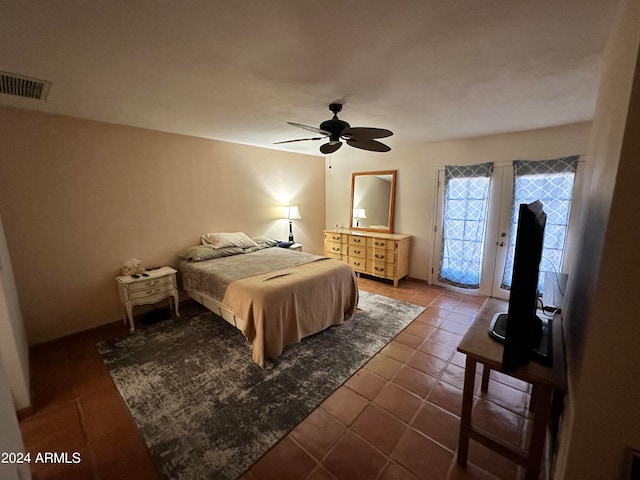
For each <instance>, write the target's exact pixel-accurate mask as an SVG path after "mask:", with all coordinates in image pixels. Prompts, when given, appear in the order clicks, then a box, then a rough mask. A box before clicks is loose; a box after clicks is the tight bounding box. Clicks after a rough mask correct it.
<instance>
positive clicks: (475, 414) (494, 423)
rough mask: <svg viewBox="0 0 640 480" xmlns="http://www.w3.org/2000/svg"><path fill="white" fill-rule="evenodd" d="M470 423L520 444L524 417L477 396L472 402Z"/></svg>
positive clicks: (510, 441) (517, 444)
mask: <svg viewBox="0 0 640 480" xmlns="http://www.w3.org/2000/svg"><path fill="white" fill-rule="evenodd" d="M471 423H472V424H473V425H475V426H478V427H480V428H482V429H484V430H486V431H487V432H489V433H493V434H494V435H496V436H498V437H499V438H501V439H503V440H505V441H507V442H509V443H511V444H513V445H516V446H520V443H521V439H522V432H523V428H524V418H523V417H521V416H520V415H517V414H515V413H513V412H512V411H510V410H507V409H506V408H504V407H501V406H500V405H497V404H495V403H492V402H487V401H486V400H483V399H481V398H477V399H476V400H475V402H474V404H473V411H472V414H471Z"/></svg>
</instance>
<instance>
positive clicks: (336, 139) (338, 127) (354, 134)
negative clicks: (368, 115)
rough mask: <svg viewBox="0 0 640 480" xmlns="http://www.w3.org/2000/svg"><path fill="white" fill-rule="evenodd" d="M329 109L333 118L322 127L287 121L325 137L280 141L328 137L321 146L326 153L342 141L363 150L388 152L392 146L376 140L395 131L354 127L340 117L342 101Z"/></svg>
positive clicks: (321, 125)
mask: <svg viewBox="0 0 640 480" xmlns="http://www.w3.org/2000/svg"><path fill="white" fill-rule="evenodd" d="M329 110H331V112H332V113H333V118H332V119H331V120H326V121H324V122H322V123H321V124H320V128H316V127H310V126H308V125H302V124H301V123H294V122H287V123H288V124H289V125H293V126H294V127H299V128H304V129H305V130H309V131H311V132H315V133H320V134H322V135H324V136H323V137H312V138H299V139H296V140H285V141H283V142H275V144H278V143H291V142H304V141H307V140H324V139H326V138H328V139H329V141H328V142H327V143H325V144H323V145H322V146H321V147H320V151H321V152H322V153H324V154H329V153H333V152H335V151H336V150H338V149H339V148H340V147H341V146H342V141H341V140H344V141H346V142H347V144H348V145H350V146H352V147H355V148H361V149H362V150H370V151H372V152H388V151H390V150H391V148H390V147H389V146H387V145H385V144H384V143H382V142H379V141H377V140H376V138H385V137H390V136H391V135H393V132H391V131H390V130H386V129H384V128H372V127H352V126H351V125H349V124H348V123H347V122H345V121H344V120H340V119H339V118H338V113H339V112H340V111H341V110H342V104H341V103H332V104H331V105H329Z"/></svg>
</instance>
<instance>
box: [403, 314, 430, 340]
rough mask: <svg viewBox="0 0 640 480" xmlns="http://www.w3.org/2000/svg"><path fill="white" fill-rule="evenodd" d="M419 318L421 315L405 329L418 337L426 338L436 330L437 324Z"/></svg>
mask: <svg viewBox="0 0 640 480" xmlns="http://www.w3.org/2000/svg"><path fill="white" fill-rule="evenodd" d="M418 319H419V317H418V318H417V319H415V320H414V321H413V322H412V323H411V324H410V325H409V326H408V327H407V328H405V329H404V331H405V332H407V333H410V334H411V335H415V336H416V337H420V338H422V339H423V340H424V339H425V338H427V337H429V336H430V335H431V334H432V333H433V332H434V330H435V329H436V328H437V326H436V325H430V324H428V323H425V322H422V321H418Z"/></svg>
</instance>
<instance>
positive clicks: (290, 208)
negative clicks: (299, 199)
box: [280, 205, 302, 220]
mask: <svg viewBox="0 0 640 480" xmlns="http://www.w3.org/2000/svg"><path fill="white" fill-rule="evenodd" d="M280 218H286V219H288V220H300V219H301V218H302V217H301V216H300V212H299V211H298V207H297V206H296V205H287V206H286V207H282V217H280Z"/></svg>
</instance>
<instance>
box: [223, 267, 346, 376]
mask: <svg viewBox="0 0 640 480" xmlns="http://www.w3.org/2000/svg"><path fill="white" fill-rule="evenodd" d="M222 303H223V304H224V305H226V306H227V307H228V308H230V309H231V310H232V311H233V312H235V314H236V315H237V316H238V317H240V318H241V319H242V320H244V321H245V323H244V325H243V326H242V333H243V334H244V335H245V337H246V338H247V340H248V341H249V342H250V343H251V345H252V347H253V360H254V361H255V362H256V363H257V364H258V365H260V366H261V367H264V366H265V359H266V358H276V357H278V356H279V355H280V354H281V353H282V349H283V348H284V347H285V346H286V345H289V344H292V343H297V342H299V341H300V340H301V339H302V338H304V337H307V336H309V335H312V334H314V333H318V332H320V331H322V330H324V329H325V328H327V327H329V326H331V325H336V324H339V323H342V321H343V320H344V319H348V318H350V317H351V315H353V312H354V311H355V308H356V306H357V303H358V285H357V280H356V276H355V273H354V272H353V269H352V268H351V267H350V266H349V265H348V264H346V263H344V262H341V261H339V260H335V259H329V258H325V259H321V260H317V261H315V262H311V263H307V264H305V265H300V266H296V267H291V268H286V269H282V270H278V271H275V272H269V273H263V274H260V275H255V276H252V277H247V278H243V279H240V280H236V281H234V282H232V283H230V284H229V286H228V287H227V290H226V292H225V295H224V299H223V301H222Z"/></svg>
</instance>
